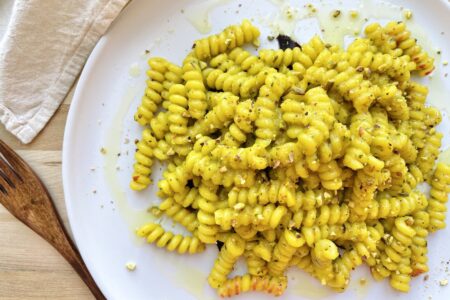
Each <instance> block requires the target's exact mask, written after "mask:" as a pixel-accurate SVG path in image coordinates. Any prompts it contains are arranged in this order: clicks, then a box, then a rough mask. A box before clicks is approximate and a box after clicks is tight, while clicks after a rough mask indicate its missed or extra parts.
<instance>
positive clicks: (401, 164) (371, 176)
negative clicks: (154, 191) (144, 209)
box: [131, 20, 450, 297]
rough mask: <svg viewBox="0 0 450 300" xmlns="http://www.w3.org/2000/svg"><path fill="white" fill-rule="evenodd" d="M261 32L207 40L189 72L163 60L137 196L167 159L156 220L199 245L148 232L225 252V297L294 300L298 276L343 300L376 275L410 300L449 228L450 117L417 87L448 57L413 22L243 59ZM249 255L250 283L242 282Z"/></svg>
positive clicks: (139, 154)
mask: <svg viewBox="0 0 450 300" xmlns="http://www.w3.org/2000/svg"><path fill="white" fill-rule="evenodd" d="M259 35H260V32H259V30H258V29H257V28H256V27H254V26H253V25H252V24H251V23H250V22H249V21H248V20H244V21H243V22H242V24H240V25H233V26H229V27H227V28H226V29H225V30H224V31H223V32H221V33H220V34H217V35H212V36H209V37H207V38H204V39H200V40H197V41H195V44H194V46H193V50H192V52H190V53H189V54H188V55H187V57H186V58H185V59H184V61H183V62H182V65H181V66H178V65H176V64H174V63H171V62H169V61H167V60H165V59H164V58H158V57H153V58H150V60H149V66H150V69H149V70H148V81H147V88H146V90H145V95H144V97H143V98H142V104H141V105H140V106H139V107H138V110H137V112H136V115H135V120H136V121H137V122H138V123H139V124H141V125H142V126H143V127H144V129H143V133H142V139H141V140H140V141H138V142H137V149H136V155H135V158H136V163H135V164H134V173H133V175H132V180H131V188H132V189H134V190H142V189H144V188H146V187H147V186H148V185H149V184H151V179H150V177H151V176H150V175H151V172H152V165H153V162H154V160H159V161H161V162H163V163H165V166H166V170H165V171H164V173H163V178H162V179H161V180H160V181H159V182H158V187H159V192H158V196H160V197H161V198H162V200H161V201H162V202H161V203H160V205H159V206H158V207H153V209H151V211H152V212H153V213H154V214H156V215H158V216H159V215H161V214H165V215H166V216H168V217H170V218H172V219H173V220H174V221H175V222H177V223H179V224H181V225H183V226H184V227H185V228H186V229H187V230H188V231H189V232H190V234H189V235H181V234H175V233H173V232H171V231H168V230H166V229H164V228H163V227H162V226H161V225H160V224H158V223H149V224H145V225H144V226H142V227H141V228H139V229H138V230H137V234H138V235H139V236H141V237H144V238H146V239H147V241H148V242H149V243H155V244H156V246H158V247H162V248H166V249H167V250H168V251H177V252H178V253H180V254H184V253H189V254H194V253H199V252H202V251H203V250H204V249H205V246H206V245H207V244H217V245H219V248H220V251H219V254H218V257H217V259H216V260H215V263H214V266H213V268H212V270H211V272H210V274H209V277H208V279H207V280H208V282H209V284H210V285H211V286H212V287H213V288H215V289H218V293H219V295H221V296H224V297H225V296H233V295H236V294H239V293H242V292H246V291H252V290H256V291H263V292H267V293H270V294H273V295H275V296H278V295H281V294H282V293H283V292H284V290H285V289H286V287H287V278H286V275H285V274H286V270H287V269H288V268H290V267H294V268H300V269H302V270H304V271H306V272H308V273H309V274H311V275H312V276H314V277H315V278H317V279H318V280H319V281H320V282H321V283H322V284H323V285H326V286H329V287H331V288H333V289H335V290H337V291H343V290H344V289H345V288H346V286H347V285H348V283H349V280H350V273H351V270H353V269H355V268H356V267H357V266H359V265H361V264H363V263H365V264H366V265H368V266H369V268H370V270H371V273H372V275H373V277H374V278H375V279H377V280H380V279H383V278H389V280H390V284H391V286H392V287H393V288H395V289H397V290H399V291H403V292H406V291H408V290H409V287H410V280H411V277H412V276H417V275H419V274H421V273H424V272H427V271H428V266H427V236H428V234H429V233H430V232H434V231H436V230H439V229H442V228H444V227H445V212H446V202H447V194H448V192H449V186H450V167H449V166H448V165H446V164H444V163H437V164H436V163H435V161H436V159H437V157H438V155H439V151H440V150H439V148H440V146H441V138H442V134H441V133H439V132H438V131H436V129H435V127H436V125H438V124H439V123H440V121H441V114H440V112H439V110H437V109H436V108H434V107H430V106H426V104H425V100H426V97H427V93H428V90H427V87H425V86H423V85H421V84H419V83H417V82H414V81H413V80H411V75H412V74H413V73H417V74H418V75H420V76H424V75H427V74H429V73H430V72H432V70H433V68H434V67H433V59H432V58H431V57H430V56H429V55H428V54H427V53H426V52H424V50H423V49H422V48H421V47H420V46H419V45H418V44H417V42H416V40H415V39H414V38H413V37H411V34H410V32H409V31H408V30H407V28H406V26H405V24H404V23H402V22H391V23H388V24H387V25H386V26H384V27H383V26H381V25H379V24H377V23H375V24H371V25H369V26H367V28H366V29H365V37H361V38H357V39H355V40H354V41H353V42H352V43H351V44H350V45H349V46H348V47H347V49H346V50H345V49H342V48H340V47H339V46H336V45H330V44H327V43H324V42H323V41H322V40H321V39H320V38H319V37H318V36H314V37H313V38H312V39H311V40H310V41H309V42H307V43H305V44H303V45H301V46H300V47H294V48H288V49H279V50H272V49H262V50H259V52H258V55H253V54H252V53H250V52H249V51H246V50H244V49H243V48H242V46H243V45H245V44H251V43H253V44H254V45H258V44H259V42H258V38H259ZM422 182H427V183H428V184H429V185H430V186H431V191H430V193H429V196H428V195H425V194H424V193H422V192H420V191H418V190H417V189H416V186H417V185H418V184H420V183H422ZM241 257H243V258H244V259H245V261H246V264H247V271H246V272H247V273H246V274H245V275H243V276H236V277H234V278H230V273H231V272H232V270H233V268H234V267H235V264H236V261H237V260H238V259H239V258H241Z"/></svg>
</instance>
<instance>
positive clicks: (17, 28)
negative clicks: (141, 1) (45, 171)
mask: <svg viewBox="0 0 450 300" xmlns="http://www.w3.org/2000/svg"><path fill="white" fill-rule="evenodd" d="M127 2H128V0H64V1H61V0H16V1H15V3H14V8H13V13H12V16H11V20H10V22H9V25H8V28H7V31H6V33H5V35H4V37H3V39H2V41H1V43H0V121H1V122H2V123H3V124H4V125H5V127H6V129H7V130H8V131H10V132H11V133H12V134H14V135H15V136H16V137H17V138H18V139H19V140H20V141H22V142H23V143H29V142H31V141H32V140H33V138H34V137H35V136H36V135H37V134H38V133H39V132H40V131H41V130H42V128H44V126H45V124H47V122H48V121H49V119H50V118H51V117H52V115H53V114H54V113H55V111H56V109H57V108H58V107H59V105H60V104H61V102H62V101H63V100H64V98H65V96H66V95H67V93H68V92H69V90H70V88H71V86H72V85H73V83H74V81H75V80H76V78H77V76H78V74H79V73H80V71H81V69H82V67H83V65H84V63H85V62H86V59H87V57H88V56H89V54H90V52H91V51H92V49H93V48H94V46H95V44H96V43H97V41H98V40H99V38H100V37H101V36H102V35H103V34H104V33H105V31H106V30H107V28H108V27H109V25H110V24H111V22H112V21H113V20H114V19H115V18H116V17H117V15H118V14H119V13H120V11H121V10H122V8H123V7H124V6H125V5H126V3H127Z"/></svg>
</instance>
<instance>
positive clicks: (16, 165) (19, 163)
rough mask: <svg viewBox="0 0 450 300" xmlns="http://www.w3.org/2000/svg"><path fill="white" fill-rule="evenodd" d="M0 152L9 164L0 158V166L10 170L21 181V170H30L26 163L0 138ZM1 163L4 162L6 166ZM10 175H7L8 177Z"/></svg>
mask: <svg viewBox="0 0 450 300" xmlns="http://www.w3.org/2000/svg"><path fill="white" fill-rule="evenodd" d="M0 153H2V154H3V156H4V157H5V158H6V160H7V161H8V162H9V163H10V164H11V166H10V165H9V164H7V163H6V162H5V161H4V160H3V159H2V162H0V168H1V169H7V170H9V171H12V174H14V175H15V176H16V177H17V178H18V179H19V180H21V181H23V180H22V177H21V176H20V173H21V172H26V171H32V170H31V168H30V167H29V166H28V165H27V163H26V162H25V161H24V160H23V159H22V158H21V157H20V156H19V155H17V153H15V152H14V151H13V150H12V149H11V148H10V147H9V146H8V145H6V144H5V142H3V141H2V140H0ZM1 163H3V164H6V166H4V165H1ZM11 167H12V168H11ZM4 172H7V171H4ZM6 175H8V174H6ZM10 176H11V175H8V177H10Z"/></svg>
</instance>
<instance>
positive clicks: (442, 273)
mask: <svg viewBox="0 0 450 300" xmlns="http://www.w3.org/2000/svg"><path fill="white" fill-rule="evenodd" d="M201 2H202V1H187V0H185V1H182V0H179V1H173V0H172V1H161V0H152V1H144V0H134V1H132V3H131V4H130V5H129V6H128V7H126V9H125V10H124V11H123V13H122V14H121V15H120V17H119V18H118V19H117V21H116V22H115V23H114V24H113V26H112V27H111V28H110V30H109V31H108V33H107V34H106V35H105V36H104V37H103V38H102V39H101V40H100V42H99V43H98V45H97V46H96V48H95V50H94V51H93V53H92V55H91V56H90V58H89V60H88V62H87V64H86V66H85V68H84V70H83V73H82V75H81V78H80V81H79V83H78V86H77V90H76V93H75V96H74V99H73V103H72V105H71V109H70V112H69V116H68V121H67V126H66V133H65V138H64V151H63V177H64V178H63V179H64V191H65V197H66V204H67V208H68V214H69V219H70V224H71V227H72V231H73V233H74V236H75V240H76V243H77V245H78V247H79V249H80V252H81V254H82V256H83V258H84V260H85V262H86V264H87V266H88V267H89V269H90V271H91V272H92V274H93V276H94V278H95V280H96V281H97V283H98V284H99V286H100V288H101V289H102V290H103V292H104V294H105V295H106V296H107V297H108V298H110V299H195V298H197V299H214V298H215V297H216V295H215V293H214V291H213V290H212V289H210V288H209V287H208V285H207V283H206V277H207V274H208V271H209V269H210V268H211V266H212V264H213V262H214V259H215V257H216V255H217V249H216V247H215V246H211V247H209V249H208V250H207V251H206V252H205V253H203V254H201V255H196V256H179V255H176V254H172V253H166V252H164V251H163V250H160V249H157V248H156V247H154V246H152V245H147V244H145V243H144V242H143V241H141V240H139V239H137V238H136V237H134V233H133V229H134V228H135V227H136V226H138V225H140V224H142V223H145V221H146V220H147V221H148V220H149V215H148V214H147V213H146V212H145V209H146V208H147V207H149V206H150V205H151V204H152V203H158V199H157V197H156V196H155V191H156V190H155V189H154V188H151V189H149V190H146V191H144V192H141V193H136V192H132V191H130V190H129V189H128V182H129V177H130V174H131V166H132V163H133V153H134V143H133V141H134V139H135V138H139V137H140V132H141V129H140V128H139V126H138V125H137V124H136V123H135V122H134V121H133V118H132V115H133V113H134V111H135V108H136V107H137V105H138V103H139V102H140V98H141V95H142V93H143V90H144V86H145V70H146V68H147V65H146V60H147V58H148V55H145V54H144V52H145V50H150V55H159V56H164V57H166V58H168V59H170V60H172V61H174V62H176V63H181V60H182V58H183V57H184V56H185V55H186V53H187V52H188V51H190V48H191V46H192V43H193V41H194V40H195V39H197V38H199V37H201V36H202V34H201V33H200V32H199V31H198V30H197V29H195V28H194V27H193V25H192V24H191V23H190V21H188V16H190V17H194V18H197V20H200V21H201V20H203V17H204V16H207V15H208V14H207V10H208V9H205V7H208V6H209V10H210V12H209V17H210V20H211V23H212V32H214V33H215V32H219V31H220V30H221V29H222V28H224V27H225V26H227V25H229V24H234V23H240V22H241V20H242V19H243V18H253V20H254V22H255V23H256V24H257V25H258V26H260V28H261V29H262V35H261V40H262V42H263V45H266V46H270V47H275V46H276V45H275V44H271V45H269V42H268V41H267V39H266V37H267V35H269V34H271V28H272V29H273V28H274V26H276V25H277V24H282V28H284V29H285V30H287V31H292V32H293V33H294V35H295V37H296V38H297V39H298V40H299V41H300V42H304V41H307V40H308V39H309V38H310V37H311V36H312V35H313V34H314V33H317V32H319V33H320V30H319V29H318V28H319V27H318V25H317V20H316V19H314V18H313V19H308V18H306V15H307V10H308V8H305V7H304V4H306V3H307V1H295V2H296V5H293V7H298V8H299V12H298V13H297V17H298V18H301V17H303V18H305V20H297V21H298V22H297V21H295V22H287V21H286V19H284V18H283V17H281V15H282V14H283V10H284V9H285V8H286V6H285V5H286V3H285V2H284V1H273V2H271V1H264V0H260V1H257V0H250V1H248V0H247V1H243V0H241V1H233V0H231V1H223V0H221V1H209V2H208V3H209V5H206V6H205V5H200V6H197V7H193V6H195V5H196V4H198V3H201ZM203 2H204V1H203ZM311 2H313V1H311ZM315 2H317V3H316V4H315V7H316V8H317V9H318V10H319V13H320V14H321V16H322V17H321V18H322V19H324V18H325V17H326V18H329V16H328V15H327V14H326V13H324V11H330V10H331V7H334V8H339V9H340V10H342V12H343V14H342V16H341V19H340V22H343V21H344V20H346V19H348V18H349V16H348V14H347V13H346V12H348V10H349V9H350V8H355V9H358V6H360V5H362V7H363V8H362V11H361V10H360V13H361V16H360V18H364V17H365V16H368V17H375V18H386V19H392V18H394V19H399V18H401V17H402V13H403V12H402V11H401V9H400V8H399V7H395V6H389V5H381V4H376V3H378V2H374V3H372V2H370V1H367V0H362V2H359V1H341V2H338V1H330V2H334V3H335V4H334V6H333V5H332V6H328V8H324V7H327V6H326V1H320V2H318V1H315ZM394 3H395V4H397V5H399V6H405V7H408V8H410V9H411V10H412V12H413V20H414V22H413V23H411V22H410V23H411V26H412V28H413V30H414V32H416V33H418V34H419V42H420V43H423V44H425V45H426V47H427V49H429V50H433V49H434V48H433V47H435V48H436V49H437V48H440V49H441V51H442V56H443V58H442V60H445V59H448V58H450V57H449V52H450V44H449V36H450V23H449V21H448V17H449V16H450V9H449V5H448V2H447V1H444V0H442V1H438V0H435V1H426V3H425V1H419V0H416V1H395V2H394ZM377 5H378V6H377ZM380 5H381V6H380ZM193 11H194V13H192V12H193ZM324 16H325V17H324ZM199 18H200V19H199ZM200 23H201V22H200ZM271 23H272V24H271ZM324 25H326V26H325V27H326V29H327V30H328V31H326V32H325V34H326V36H328V37H330V38H333V36H332V35H331V34H330V33H331V32H330V30H332V31H334V32H341V33H342V32H343V31H346V30H347V29H346V26H347V25H351V23H348V22H347V25H345V26H342V25H339V24H338V23H329V24H328V25H327V24H324ZM339 26H340V27H341V28H339ZM330 28H331V29H330ZM352 30H353V29H352ZM350 31H351V30H350ZM442 31H444V32H445V33H444V34H441V32H442ZM420 32H422V33H421V34H420ZM423 32H426V35H425V34H424V33H423ZM431 45H433V46H431ZM436 49H434V50H436ZM436 64H437V66H438V70H437V72H436V73H435V75H434V78H433V79H432V80H426V82H428V83H429V84H431V94H430V99H433V101H434V102H435V103H437V104H438V105H439V106H440V108H441V109H443V110H444V109H445V108H446V107H447V108H448V107H450V106H449V104H445V102H443V101H437V102H436V100H439V99H442V100H443V99H444V97H447V95H448V94H449V93H448V89H447V90H446V87H448V86H449V78H445V79H444V76H443V74H444V73H446V72H447V71H446V70H448V69H450V68H449V67H442V64H441V62H440V59H439V58H438V60H437V62H436ZM445 90H446V91H447V92H445ZM444 119H445V121H446V122H447V124H448V117H445V118H444ZM441 128H442V129H443V130H445V134H446V136H447V138H448V135H449V128H450V127H449V126H447V125H444V126H443V127H441ZM127 141H128V142H127ZM445 144H446V145H448V141H447V140H446V141H445ZM446 145H445V146H446ZM102 147H104V148H105V150H106V153H103V154H102V153H101V152H100V149H101V148H102ZM119 153H120V156H118V154H119ZM157 171H158V170H157ZM156 173H158V172H156ZM156 175H157V174H156ZM449 233H450V229H446V230H443V231H440V232H438V233H436V234H433V235H432V236H431V237H430V239H429V258H430V269H431V271H430V273H429V276H430V277H429V280H428V281H424V280H423V276H422V277H419V278H416V279H414V280H413V281H412V284H411V285H412V288H411V292H410V294H408V295H405V294H400V293H397V292H395V291H393V290H392V289H391V288H390V287H389V284H388V282H387V281H386V280H385V281H384V282H382V283H376V282H374V281H373V280H372V279H371V276H370V274H369V272H368V270H367V267H365V266H364V267H360V268H358V269H357V270H356V271H355V272H354V274H353V277H352V282H351V283H350V286H349V288H348V290H347V291H346V292H345V293H343V294H335V293H334V292H332V291H330V290H329V289H327V288H325V287H321V286H320V284H319V283H317V281H316V280H315V279H312V278H311V277H310V276H308V275H305V274H303V273H302V272H300V271H295V272H294V271H292V272H289V288H288V290H287V292H286V293H285V295H284V297H285V298H286V299H319V298H324V297H326V298H327V299H358V298H365V299H377V298H384V299H391V298H398V299H427V298H428V296H433V299H450V287H440V286H439V283H438V281H439V280H441V279H445V278H447V277H448V275H449V273H448V272H446V267H447V265H446V263H447V262H448V261H449V260H450V251H449V249H450V239H449ZM127 262H135V263H136V264H137V268H136V270H135V271H134V272H130V271H128V270H127V269H126V268H125V264H126V263H127ZM361 278H367V279H368V283H367V284H366V285H364V286H361V285H360V284H359V279H361ZM244 298H245V299H271V298H272V297H269V296H265V295H261V294H247V295H244V296H240V297H239V299H244Z"/></svg>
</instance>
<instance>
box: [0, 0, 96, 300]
mask: <svg viewBox="0 0 450 300" xmlns="http://www.w3.org/2000/svg"><path fill="white" fill-rule="evenodd" d="M13 2H14V0H0V39H1V37H2V36H3V34H4V33H5V31H6V26H7V24H8V21H9V17H10V15H11V8H12V6H13ZM73 91H74V89H72V90H71V92H70V93H69V94H68V95H67V97H66V99H65V101H64V102H63V104H62V105H61V107H60V108H59V109H58V111H57V112H56V114H55V115H54V116H53V118H52V119H51V121H50V122H49V124H48V125H47V126H46V128H45V129H44V130H43V131H42V133H41V134H40V135H39V136H38V137H37V138H36V139H35V140H34V141H33V142H32V143H31V144H29V145H23V144H21V143H20V142H19V141H18V140H17V139H16V138H15V137H14V136H12V135H11V134H10V133H8V132H7V131H6V130H5V129H4V127H3V126H2V125H0V139H2V140H3V141H5V142H6V143H7V144H8V145H9V146H11V147H12V148H13V149H14V150H16V151H17V152H18V153H19V154H20V155H21V156H22V157H23V158H24V159H25V160H26V161H27V163H29V164H30V166H31V167H32V168H33V169H34V170H35V171H36V173H38V175H39V176H40V178H41V179H42V181H43V182H44V184H45V185H46V187H47V189H48V190H49V192H50V194H51V196H52V198H53V200H54V203H55V205H56V208H57V210H58V211H59V214H60V216H61V218H62V221H63V223H64V224H65V226H66V228H67V229H69V227H68V221H67V214H66V208H65V205H64V196H63V189H62V180H61V150H62V141H63V134H64V126H65V122H66V118H67V112H68V110H69V107H70V102H71V100H72V95H73ZM69 233H70V230H69ZM0 299H2V300H3V299H82V300H83V299H94V297H93V296H92V294H91V293H90V291H89V289H88V288H87V287H86V285H85V284H84V282H83V281H82V280H81V279H80V277H79V276H78V274H77V273H76V272H75V271H74V270H73V268H72V267H71V266H70V265H69V263H67V262H66V260H65V259H64V258H63V257H62V256H61V255H60V254H59V253H58V252H57V251H56V250H55V249H54V248H53V247H52V246H50V245H49V244H48V243H47V242H46V241H45V240H44V239H43V238H41V237H40V236H38V235H37V234H36V233H34V232H33V231H32V230H31V229H29V228H28V227H26V226H25V225H24V224H22V223H21V222H20V221H18V220H17V219H16V218H15V217H13V216H12V215H11V214H10V213H9V212H8V211H7V210H6V209H5V208H4V207H3V206H1V205H0Z"/></svg>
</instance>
